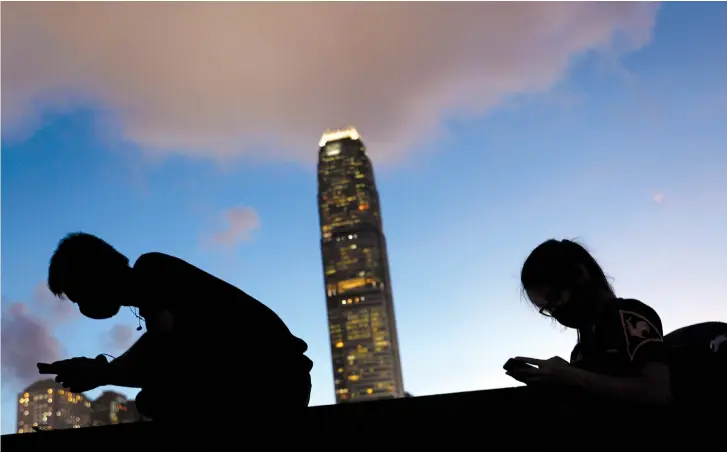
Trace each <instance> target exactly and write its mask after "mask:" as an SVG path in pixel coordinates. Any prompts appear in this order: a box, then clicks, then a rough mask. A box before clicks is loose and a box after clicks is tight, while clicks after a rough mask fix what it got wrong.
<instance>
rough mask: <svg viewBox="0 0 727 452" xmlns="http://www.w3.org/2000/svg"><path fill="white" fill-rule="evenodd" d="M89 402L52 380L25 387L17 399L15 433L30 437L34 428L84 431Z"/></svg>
mask: <svg viewBox="0 0 727 452" xmlns="http://www.w3.org/2000/svg"><path fill="white" fill-rule="evenodd" d="M90 417H91V402H90V401H89V400H87V399H86V397H85V395H83V394H75V393H72V392H69V391H68V390H66V389H63V387H62V386H61V385H60V384H58V383H56V382H55V381H54V380H42V381H38V382H36V383H33V384H32V385H30V386H28V387H27V388H26V389H25V391H23V392H22V393H21V394H20V395H19V396H18V433H30V432H32V431H33V428H34V427H41V426H47V427H50V428H52V429H53V430H63V429H67V428H80V427H87V426H88V425H89V423H90V420H91V419H90Z"/></svg>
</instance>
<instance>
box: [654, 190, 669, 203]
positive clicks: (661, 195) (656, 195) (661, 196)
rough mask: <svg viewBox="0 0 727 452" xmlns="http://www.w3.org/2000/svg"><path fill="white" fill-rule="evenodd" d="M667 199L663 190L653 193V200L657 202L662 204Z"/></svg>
mask: <svg viewBox="0 0 727 452" xmlns="http://www.w3.org/2000/svg"><path fill="white" fill-rule="evenodd" d="M665 199H666V194H664V193H662V192H656V193H654V194H653V195H651V200H652V201H654V202H655V203H657V204H661V203H662V202H664V200H665Z"/></svg>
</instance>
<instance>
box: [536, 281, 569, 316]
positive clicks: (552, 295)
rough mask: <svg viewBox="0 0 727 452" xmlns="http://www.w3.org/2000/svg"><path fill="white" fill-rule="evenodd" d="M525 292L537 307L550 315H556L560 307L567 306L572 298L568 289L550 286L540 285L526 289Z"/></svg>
mask: <svg viewBox="0 0 727 452" xmlns="http://www.w3.org/2000/svg"><path fill="white" fill-rule="evenodd" d="M525 292H526V293H527V295H528V298H530V301H532V302H533V304H534V305H535V307H537V308H538V310H540V312H541V313H542V314H545V315H548V316H554V315H555V313H556V312H557V311H558V309H559V308H561V307H563V306H565V305H566V304H567V303H568V301H569V300H570V291H568V290H561V291H555V290H553V289H552V288H550V287H538V288H534V289H526V290H525Z"/></svg>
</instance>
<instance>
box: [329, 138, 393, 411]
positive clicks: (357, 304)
mask: <svg viewBox="0 0 727 452" xmlns="http://www.w3.org/2000/svg"><path fill="white" fill-rule="evenodd" d="M319 145H320V150H319V157H318V208H319V216H320V232H321V253H322V257H323V273H324V277H323V278H324V282H325V290H326V305H327V310H328V325H329V330H330V340H331V355H332V358H333V374H334V384H335V391H336V402H337V403H342V402H357V401H366V400H376V399H382V398H398V397H404V387H403V380H402V372H401V362H400V358H399V344H398V339H397V334H396V319H395V315H394V301H393V297H392V294H391V281H390V277H389V261H388V258H387V254H386V239H385V237H384V232H383V226H382V221H381V207H380V203H379V194H378V192H377V190H376V182H375V180H374V171H373V167H372V165H371V161H370V160H369V158H368V156H367V155H366V148H365V147H364V144H363V142H362V141H361V137H360V136H359V133H358V132H357V131H356V129H354V128H352V127H350V128H347V129H341V130H329V131H326V132H325V133H324V134H323V136H322V137H321V141H320V143H319Z"/></svg>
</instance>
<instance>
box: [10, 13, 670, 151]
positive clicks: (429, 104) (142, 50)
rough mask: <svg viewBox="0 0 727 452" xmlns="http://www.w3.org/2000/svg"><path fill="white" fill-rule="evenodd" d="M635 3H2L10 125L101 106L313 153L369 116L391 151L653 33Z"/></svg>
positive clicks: (178, 139) (134, 131) (650, 16)
mask: <svg viewBox="0 0 727 452" xmlns="http://www.w3.org/2000/svg"><path fill="white" fill-rule="evenodd" d="M657 9H658V4H656V3H634V2H510V3H503V2H352V3H335V2H318V3H282V2H281V3H275V2H265V3H252V2H240V3H213V2H198V3H193V2H185V3H169V2H136V3H134V2H116V3H112V2H98V3H91V2H87V3H69V2H56V3H52V2H47V3H40V2H38V3H36V2H32V3H31V2H24V3H21V2H17V3H7V4H4V5H3V10H2V13H3V14H2V63H3V65H2V67H3V71H2V86H3V96H2V111H3V133H4V135H5V136H8V134H14V135H15V136H18V135H19V134H23V133H29V132H31V131H32V130H33V129H34V128H35V127H37V126H38V124H39V122H38V119H39V118H40V117H41V113H42V110H43V109H44V108H50V109H68V108H73V107H74V106H75V105H78V104H79V103H81V104H92V105H94V106H98V107H100V108H103V109H107V110H108V111H110V112H111V113H112V114H113V116H112V117H113V118H116V119H118V121H119V126H120V127H121V132H122V134H123V136H124V137H125V138H126V139H129V140H132V141H134V142H136V143H138V144H140V145H142V146H143V147H145V148H146V149H148V150H150V151H158V152H166V153H169V152H182V153H186V154H190V155H194V156H201V157H221V156H229V155H240V154H247V155H257V156H264V157H266V158H278V159H292V160H312V159H315V158H316V152H315V146H316V143H317V140H318V137H319V136H320V133H321V132H322V131H323V130H324V129H327V128H330V127H337V126H339V125H346V124H353V125H355V126H356V127H358V128H359V129H360V131H361V133H362V134H363V138H364V139H365V140H366V143H367V145H368V147H369V149H370V152H371V154H372V155H373V157H374V158H375V159H377V160H391V159H397V158H400V157H402V156H403V155H404V154H405V153H406V152H408V151H411V150H412V148H413V147H414V146H416V145H417V144H420V143H425V142H427V141H428V140H430V139H431V138H432V137H435V136H436V135H437V133H438V132H439V130H440V125H441V122H442V120H443V119H445V118H447V117H451V116H452V115H460V114H465V115H476V114H482V113H484V112H486V111H487V110H488V109H490V108H492V107H493V106H496V105H498V104H499V103H500V102H501V101H502V100H503V99H505V98H507V97H508V96H510V95H514V94H519V93H533V92H545V91H547V90H549V89H550V88H551V87H552V86H553V85H554V84H556V83H557V82H558V81H560V80H562V79H563V78H564V76H565V75H566V73H567V71H568V68H569V65H570V63H571V61H572V60H573V57H574V56H576V55H579V54H582V53H584V52H588V51H591V50H594V49H595V50H598V49H603V50H606V51H607V52H605V53H606V54H608V58H612V55H618V54H620V53H623V52H628V51H632V50H634V49H638V48H640V47H642V46H644V45H645V44H646V43H648V41H649V39H650V36H651V31H652V28H653V24H654V20H655V17H656V11H657Z"/></svg>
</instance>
